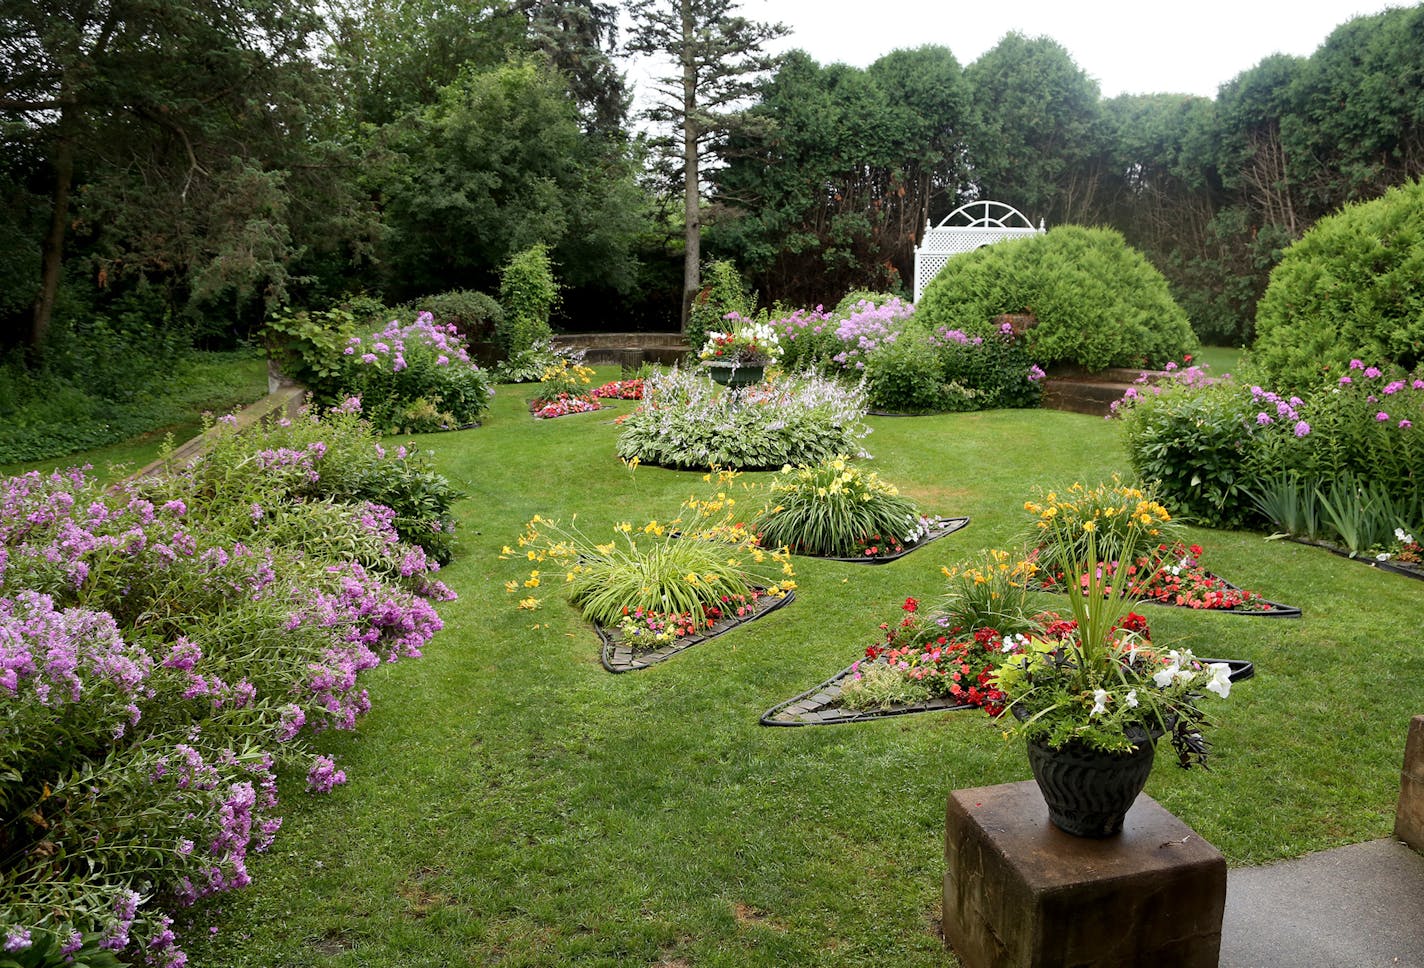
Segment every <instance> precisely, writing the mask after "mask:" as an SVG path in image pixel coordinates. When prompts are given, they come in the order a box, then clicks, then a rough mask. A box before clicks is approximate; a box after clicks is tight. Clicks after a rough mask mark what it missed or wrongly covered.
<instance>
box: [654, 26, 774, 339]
mask: <svg viewBox="0 0 1424 968" xmlns="http://www.w3.org/2000/svg"><path fill="white" fill-rule="evenodd" d="M736 9H737V3H736V2H735V0H633V2H632V3H630V4H629V10H630V12H631V13H632V17H633V23H634V27H633V31H632V36H631V37H630V39H629V42H628V50H629V51H631V52H633V53H637V54H646V55H650V56H662V57H667V58H670V59H671V60H672V62H673V66H674V68H675V70H676V73H674V74H669V75H668V76H665V77H660V78H657V79H656V81H655V89H656V91H657V94H658V97H659V98H660V101H659V103H658V104H656V105H655V106H653V107H652V108H651V109H649V110H648V112H647V116H648V118H649V119H650V120H652V121H653V122H655V123H658V124H665V125H667V126H669V127H670V128H671V129H672V132H671V133H670V134H669V135H668V136H667V137H666V138H665V139H664V142H663V144H664V145H665V147H666V148H667V149H669V153H670V154H674V155H675V156H676V157H678V158H679V159H680V161H681V169H682V191H683V205H684V210H685V213H686V216H685V224H684V232H685V238H686V249H685V251H684V254H683V284H682V290H683V291H682V320H681V325H682V326H683V328H684V329H685V328H686V326H687V318H688V314H689V312H690V310H691V307H692V301H693V299H694V298H696V296H697V292H698V290H699V289H700V288H701V270H700V260H701V256H702V253H701V245H702V213H701V191H700V190H701V180H702V179H701V171H702V169H701V165H702V161H703V159H704V158H707V157H708V156H711V155H715V154H716V153H717V152H718V150H719V148H720V147H721V146H722V145H723V144H725V141H726V138H727V137H728V136H729V135H730V134H732V133H733V132H734V131H736V130H738V129H739V128H742V127H744V126H745V125H746V123H747V118H746V115H745V113H744V112H743V111H742V110H741V105H742V104H743V103H744V102H745V101H746V99H747V98H748V97H750V96H751V95H752V94H753V93H755V92H756V91H757V89H758V87H759V85H760V82H761V80H762V79H763V77H764V76H765V74H766V72H767V71H769V70H770V69H771V68H772V66H773V65H774V58H772V57H770V56H768V55H766V54H763V53H762V50H761V47H762V45H763V44H764V43H766V42H767V41H769V40H774V39H775V38H777V37H781V36H783V35H784V34H786V32H787V28H786V27H785V26H784V25H782V24H768V23H760V22H757V21H752V20H748V19H747V18H745V17H740V16H736V15H735V14H734V11H735V10H736Z"/></svg>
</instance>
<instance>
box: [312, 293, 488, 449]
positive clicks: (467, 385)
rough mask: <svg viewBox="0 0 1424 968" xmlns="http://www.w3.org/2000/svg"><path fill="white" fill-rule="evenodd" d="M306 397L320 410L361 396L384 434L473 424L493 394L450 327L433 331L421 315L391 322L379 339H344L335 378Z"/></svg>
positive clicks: (429, 319)
mask: <svg viewBox="0 0 1424 968" xmlns="http://www.w3.org/2000/svg"><path fill="white" fill-rule="evenodd" d="M311 390H312V392H313V393H314V394H315V395H316V398H317V400H318V401H319V402H321V403H323V404H327V405H334V404H336V403H339V402H340V401H341V400H343V399H345V398H347V397H351V396H356V397H360V398H361V400H362V405H363V406H364V408H365V412H366V417H367V419H369V420H370V421H371V423H372V424H373V425H375V427H376V428H377V429H378V430H380V431H381V432H383V433H426V432H429V431H434V430H452V429H454V428H456V427H460V426H464V425H467V424H470V423H473V422H475V421H476V420H478V419H479V418H480V417H481V416H482V415H483V414H484V412H485V411H486V410H487V409H489V398H490V396H491V395H492V394H493V392H494V391H493V389H492V388H491V387H490V385H489V381H488V379H487V377H486V375H485V373H484V371H483V370H481V369H480V368H479V367H478V366H476V365H475V363H474V362H473V361H472V360H471V359H470V356H469V353H468V351H467V350H466V348H465V343H464V340H463V339H462V338H461V337H460V336H459V332H458V330H457V328H456V327H455V325H454V324H453V323H451V324H447V325H445V326H436V325H435V323H434V321H433V317H432V316H431V314H430V313H428V312H422V313H420V314H419V315H418V316H417V317H416V320H415V322H414V323H411V324H409V325H404V326H403V325H401V323H400V322H399V321H398V320H394V319H393V320H391V321H390V323H389V324H388V325H387V326H386V327H385V328H384V329H382V330H379V331H378V332H375V333H371V334H369V335H366V336H351V337H349V338H348V339H347V342H346V346H345V347H344V348H343V349H342V351H341V356H340V357H339V358H338V360H337V361H336V364H335V372H334V373H333V374H332V375H331V376H330V377H329V378H327V379H324V380H321V381H320V382H318V383H315V384H313V385H312V386H311Z"/></svg>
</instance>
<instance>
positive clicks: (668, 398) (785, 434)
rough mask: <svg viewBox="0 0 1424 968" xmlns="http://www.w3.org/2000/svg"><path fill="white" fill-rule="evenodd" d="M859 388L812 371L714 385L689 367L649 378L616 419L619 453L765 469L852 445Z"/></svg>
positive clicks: (862, 430)
mask: <svg viewBox="0 0 1424 968" xmlns="http://www.w3.org/2000/svg"><path fill="white" fill-rule="evenodd" d="M864 417H865V395H864V393H863V392H861V390H860V389H859V388H850V389H847V388H846V387H843V386H841V385H840V384H839V383H837V382H836V381H834V380H830V379H827V378H825V377H820V376H816V375H809V374H808V375H805V376H800V377H790V378H785V379H781V380H778V381H775V382H769V383H759V384H755V385H753V386H749V387H742V388H739V389H726V390H724V389H721V388H719V387H718V386H716V385H715V384H714V383H713V382H712V381H711V380H710V379H708V378H707V377H706V376H703V375H701V374H698V373H696V372H695V371H690V370H682V369H680V368H677V367H674V368H673V369H671V370H669V371H667V372H664V373H660V374H657V375H655V376H651V377H648V378H647V380H646V381H645V382H644V396H643V402H642V404H641V405H640V406H639V407H637V408H636V409H635V410H633V412H632V413H629V414H625V415H624V416H622V417H620V418H619V424H620V426H621V427H622V428H623V430H622V433H621V435H620V436H619V438H618V445H617V446H618V456H619V457H621V458H623V459H624V460H636V461H638V462H639V463H642V464H654V465H657V466H661V467H674V468H710V467H732V468H740V469H743V470H770V469H772V468H779V467H782V466H784V465H786V464H798V463H815V462H817V461H821V460H829V459H831V458H832V457H834V456H835V455H837V454H845V453H852V452H855V451H857V450H858V449H859V447H858V441H859V440H860V439H861V438H863V437H864V436H865V435H867V434H868V433H870V430H869V428H868V427H866V426H865V424H864Z"/></svg>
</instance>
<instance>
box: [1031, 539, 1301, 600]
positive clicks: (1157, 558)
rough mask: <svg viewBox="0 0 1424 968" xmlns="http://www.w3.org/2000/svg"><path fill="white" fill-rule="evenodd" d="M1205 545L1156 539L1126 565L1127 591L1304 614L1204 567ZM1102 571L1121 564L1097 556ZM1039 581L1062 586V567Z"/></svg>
mask: <svg viewBox="0 0 1424 968" xmlns="http://www.w3.org/2000/svg"><path fill="white" fill-rule="evenodd" d="M1201 555H1202V547H1201V545H1196V544H1194V545H1186V544H1183V543H1182V542H1175V543H1173V544H1172V545H1170V546H1169V545H1166V544H1162V545H1158V546H1157V548H1156V549H1155V550H1153V551H1152V552H1149V553H1148V554H1144V555H1141V556H1139V557H1138V558H1137V560H1136V562H1135V563H1134V564H1132V565H1130V566H1128V568H1127V569H1126V573H1125V577H1126V579H1127V582H1128V585H1127V597H1128V598H1130V599H1135V600H1138V601H1141V602H1144V603H1147V604H1152V605H1170V606H1174V607H1177V608H1195V609H1202V610H1206V611H1215V612H1231V613H1233V614H1236V615H1264V616H1272V617H1276V618H1300V616H1301V612H1300V609H1298V608H1295V607H1293V606H1291V605H1282V604H1280V603H1278V602H1271V601H1267V600H1266V599H1265V598H1264V597H1263V596H1262V595H1261V593H1260V592H1255V591H1250V590H1248V589H1244V588H1239V587H1237V586H1236V585H1233V584H1232V583H1231V582H1229V581H1227V580H1226V579H1224V578H1220V577H1218V576H1216V575H1214V574H1212V573H1211V572H1209V571H1207V570H1206V569H1205V568H1203V567H1202V565H1201V562H1200V558H1201ZM1098 572H1099V575H1100V576H1101V577H1102V578H1104V579H1106V580H1107V581H1108V582H1109V584H1111V582H1112V580H1113V579H1115V578H1117V577H1119V572H1120V565H1119V564H1118V563H1117V562H1115V561H1110V562H1099V564H1098ZM1037 578H1038V587H1039V588H1040V589H1041V590H1043V591H1048V592H1058V591H1062V590H1063V580H1064V576H1063V574H1062V573H1061V572H1055V571H1053V570H1050V569H1042V570H1040V571H1039V572H1038V576H1037ZM1078 581H1079V585H1080V586H1081V587H1084V588H1086V587H1087V586H1088V584H1089V576H1088V575H1086V574H1084V575H1081V576H1079V579H1078Z"/></svg>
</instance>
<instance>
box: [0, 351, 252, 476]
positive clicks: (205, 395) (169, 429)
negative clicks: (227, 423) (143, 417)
mask: <svg viewBox="0 0 1424 968" xmlns="http://www.w3.org/2000/svg"><path fill="white" fill-rule="evenodd" d="M155 393H156V394H157V395H158V396H159V397H160V398H161V400H162V405H161V406H159V407H155V408H153V409H154V412H156V413H164V414H167V415H168V417H169V418H170V421H171V422H166V423H164V424H163V425H162V426H156V427H154V428H153V429H152V430H150V431H149V432H147V433H144V434H140V435H139V436H137V437H133V438H130V439H129V440H125V441H122V442H120V443H115V444H109V445H107V446H104V447H96V448H94V449H92V450H84V451H79V452H77V453H73V454H67V455H65V456H63V457H51V458H47V459H45V460H34V461H26V462H21V463H13V464H0V476H6V477H9V476H12V475H15V474H23V473H25V472H27V471H36V470H37V471H41V472H43V473H48V472H50V471H52V470H55V469H56V468H58V469H65V468H69V467H76V466H78V467H82V466H84V465H85V464H88V465H91V466H92V467H93V471H92V474H93V476H94V477H96V478H97V479H99V480H101V481H118V480H121V479H123V478H124V477H126V476H128V475H129V474H131V473H133V472H134V471H136V470H138V469H139V468H141V467H143V466H145V465H146V464H148V463H150V462H151V461H153V460H154V459H155V458H157V457H158V453H159V451H160V450H161V449H162V448H163V444H164V441H165V439H166V438H167V437H169V436H170V435H171V436H172V438H173V440H174V442H175V443H182V442H183V441H185V440H187V439H188V438H190V437H196V436H197V435H198V433H200V432H201V431H202V429H203V428H202V419H201V418H200V417H199V414H201V413H202V412H203V411H207V412H209V413H213V414H224V413H228V412H230V411H232V410H233V409H235V408H237V407H243V406H246V405H248V404H250V403H252V402H253V401H255V400H260V399H261V398H262V397H263V396H264V395H265V394H266V393H267V360H266V358H265V357H264V356H262V355H261V354H260V353H258V352H256V351H254V350H251V349H244V350H230V351H225V352H200V351H195V352H193V353H192V354H191V355H189V356H187V357H185V358H184V359H183V360H181V361H180V362H179V363H178V364H176V366H175V369H174V372H173V373H171V374H169V375H168V378H167V379H166V380H165V381H164V383H163V384H162V386H160V387H159V388H157V390H156V391H155Z"/></svg>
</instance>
